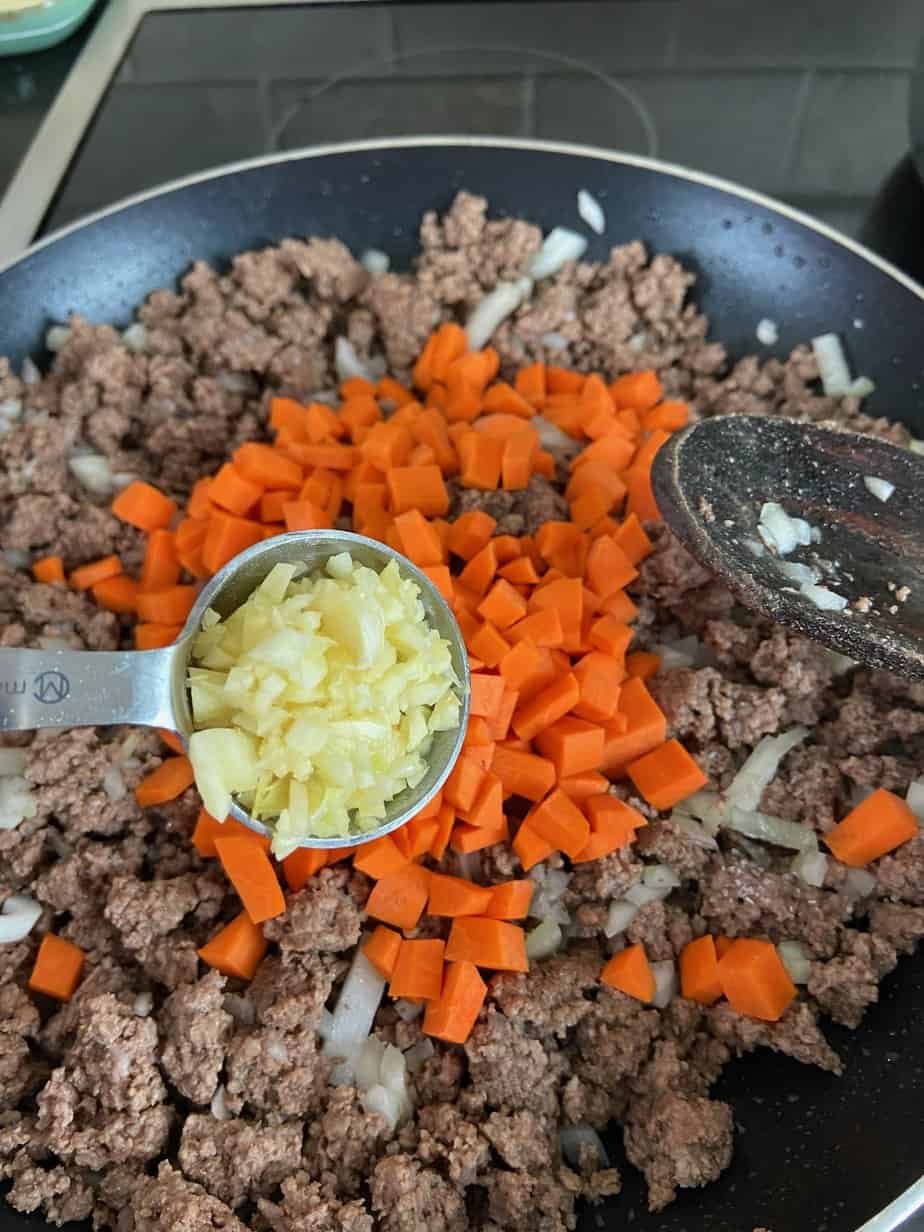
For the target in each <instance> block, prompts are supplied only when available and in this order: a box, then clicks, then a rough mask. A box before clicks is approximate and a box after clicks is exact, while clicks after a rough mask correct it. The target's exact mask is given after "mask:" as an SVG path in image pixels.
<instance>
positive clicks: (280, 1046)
mask: <svg viewBox="0 0 924 1232" xmlns="http://www.w3.org/2000/svg"><path fill="white" fill-rule="evenodd" d="M266 1055H267V1056H268V1057H272V1059H273V1060H274V1061H278V1062H279V1063H280V1064H281V1065H285V1064H286V1062H287V1061H288V1060H289V1050H288V1048H287V1047H286V1044H285V1041H284V1040H281V1039H277V1038H275V1037H273V1038H271V1039H269V1040H268V1041H267V1044H266Z"/></svg>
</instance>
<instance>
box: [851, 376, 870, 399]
mask: <svg viewBox="0 0 924 1232" xmlns="http://www.w3.org/2000/svg"><path fill="white" fill-rule="evenodd" d="M875 392H876V386H875V383H874V382H873V381H871V380H870V379H869V377H868V376H858V377H857V378H856V380H853V381H851V382H850V385H849V386H848V387H847V393H848V394H849V395H850V396H851V398H868V397H869V396H870V394H872V393H875Z"/></svg>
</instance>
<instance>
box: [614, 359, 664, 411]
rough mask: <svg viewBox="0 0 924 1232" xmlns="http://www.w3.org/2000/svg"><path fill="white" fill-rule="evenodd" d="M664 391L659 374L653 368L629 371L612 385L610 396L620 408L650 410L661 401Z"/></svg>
mask: <svg viewBox="0 0 924 1232" xmlns="http://www.w3.org/2000/svg"><path fill="white" fill-rule="evenodd" d="M663 393H664V391H663V389H662V388H661V382H660V381H659V380H658V374H657V373H656V372H655V371H654V369H652V368H646V369H645V370H644V371H643V372H627V373H626V375H625V376H621V377H618V378H617V379H616V380H615V381H614V382H613V383H612V385H611V386H610V396H611V397H612V399H613V402H614V403H615V405H616V406H618V407H619V408H620V409H626V410H633V411H649V410H651V408H652V407H653V406H655V405H656V404H657V403H658V402H660V401H661V398H662V395H663Z"/></svg>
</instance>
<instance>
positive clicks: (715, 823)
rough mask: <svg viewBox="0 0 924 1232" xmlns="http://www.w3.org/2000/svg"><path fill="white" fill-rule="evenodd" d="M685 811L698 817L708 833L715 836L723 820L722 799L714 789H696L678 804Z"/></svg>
mask: <svg viewBox="0 0 924 1232" xmlns="http://www.w3.org/2000/svg"><path fill="white" fill-rule="evenodd" d="M677 807H678V809H680V810H681V811H682V812H684V813H689V814H690V815H691V817H696V818H698V819H699V820H700V821H701V822H702V823H703V828H704V830H705V831H706V833H707V834H712V835H713V836H715V835H716V834H718V832H719V826H720V825H721V822H722V801H721V800H720V799H719V797H718V795H717V793H716V792H714V791H695V792H694V793H693V795H692V796H687V798H686V800H684V801H683V802H682V803H681V804H678V805H677Z"/></svg>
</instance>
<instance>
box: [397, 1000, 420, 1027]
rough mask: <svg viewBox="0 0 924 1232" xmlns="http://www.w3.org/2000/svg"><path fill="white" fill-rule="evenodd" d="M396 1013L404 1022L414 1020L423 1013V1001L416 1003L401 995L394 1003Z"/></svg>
mask: <svg viewBox="0 0 924 1232" xmlns="http://www.w3.org/2000/svg"><path fill="white" fill-rule="evenodd" d="M394 1008H395V1013H396V1014H397V1015H398V1017H399V1018H400V1019H401V1021H402V1022H413V1021H414V1019H415V1018H419V1017H420V1015H421V1014H422V1013H423V1008H424V1007H423V1002H421V1003H420V1004H415V1003H414V1002H413V1001H408V1000H407V999H406V998H404V997H399V998H398V1000H397V1001H395V1003H394Z"/></svg>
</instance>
